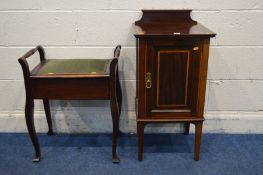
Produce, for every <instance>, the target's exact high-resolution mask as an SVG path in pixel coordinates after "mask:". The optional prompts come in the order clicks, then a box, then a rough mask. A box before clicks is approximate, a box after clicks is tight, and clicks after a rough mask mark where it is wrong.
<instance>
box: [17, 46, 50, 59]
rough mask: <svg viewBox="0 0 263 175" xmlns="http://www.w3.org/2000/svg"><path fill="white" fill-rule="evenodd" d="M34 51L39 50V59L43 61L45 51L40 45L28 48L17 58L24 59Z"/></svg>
mask: <svg viewBox="0 0 263 175" xmlns="http://www.w3.org/2000/svg"><path fill="white" fill-rule="evenodd" d="M36 51H38V52H39V56H40V61H44V60H45V59H46V58H45V51H44V48H43V47H42V46H37V47H36V48H34V49H31V50H29V51H28V52H27V53H26V54H25V55H23V56H22V57H21V58H19V59H23V60H25V59H27V58H29V57H31V56H32V55H34V53H35V52H36Z"/></svg>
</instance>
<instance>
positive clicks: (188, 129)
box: [184, 123, 190, 135]
mask: <svg viewBox="0 0 263 175" xmlns="http://www.w3.org/2000/svg"><path fill="white" fill-rule="evenodd" d="M189 131H190V123H185V124H184V134H185V135H189Z"/></svg>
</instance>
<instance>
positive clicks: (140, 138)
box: [137, 122, 145, 161]
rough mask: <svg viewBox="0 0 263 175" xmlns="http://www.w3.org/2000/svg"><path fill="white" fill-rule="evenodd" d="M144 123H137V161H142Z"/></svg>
mask: <svg viewBox="0 0 263 175" xmlns="http://www.w3.org/2000/svg"><path fill="white" fill-rule="evenodd" d="M144 126H145V124H144V123H141V122H137V138H138V160H139V161H142V159H143V142H144Z"/></svg>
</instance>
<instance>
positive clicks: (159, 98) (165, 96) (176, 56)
mask: <svg viewBox="0 0 263 175" xmlns="http://www.w3.org/2000/svg"><path fill="white" fill-rule="evenodd" d="M199 52H200V51H199V47H198V46H194V45H185V46H176V45H167V46H156V45H152V46H150V47H149V52H148V54H149V55H148V56H149V57H148V64H147V71H146V75H145V76H146V79H145V81H146V88H147V79H149V76H151V77H150V78H151V82H152V83H151V88H148V90H147V95H146V104H150V105H148V106H147V111H148V112H147V113H148V115H149V116H151V117H155V116H159V115H157V114H158V113H162V116H163V115H164V114H165V113H173V112H176V113H177V114H186V115H192V114H195V113H196V104H197V97H196V96H197V94H198V93H197V90H198V87H197V86H198V80H199V77H198V76H199V67H200V54H199Z"/></svg>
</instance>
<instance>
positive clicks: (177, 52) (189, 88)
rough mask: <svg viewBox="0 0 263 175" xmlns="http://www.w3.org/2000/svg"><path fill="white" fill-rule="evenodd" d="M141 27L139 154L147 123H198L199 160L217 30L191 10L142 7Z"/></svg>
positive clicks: (138, 35) (137, 34) (138, 39)
mask: <svg viewBox="0 0 263 175" xmlns="http://www.w3.org/2000/svg"><path fill="white" fill-rule="evenodd" d="M142 12H143V15H142V18H141V19H140V20H139V21H136V22H135V25H136V26H135V27H136V29H135V30H136V32H135V37H136V48H137V50H136V52H137V60H136V72H137V74H136V99H135V104H136V107H135V109H136V115H137V120H136V121H137V135H138V159H139V160H140V161H141V160H142V159H143V137H144V127H145V125H146V124H148V123H184V124H185V133H186V134H188V133H189V127H190V123H192V124H194V125H195V153H194V160H199V151H200V144H201V136H202V125H203V121H204V116H203V113H204V102H205V88H206V77H207V64H208V52H209V42H210V38H211V37H214V36H215V33H213V32H212V31H210V30H209V29H207V28H206V27H204V26H203V25H201V24H199V23H198V22H196V21H194V20H192V19H191V16H190V13H191V10H142Z"/></svg>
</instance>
